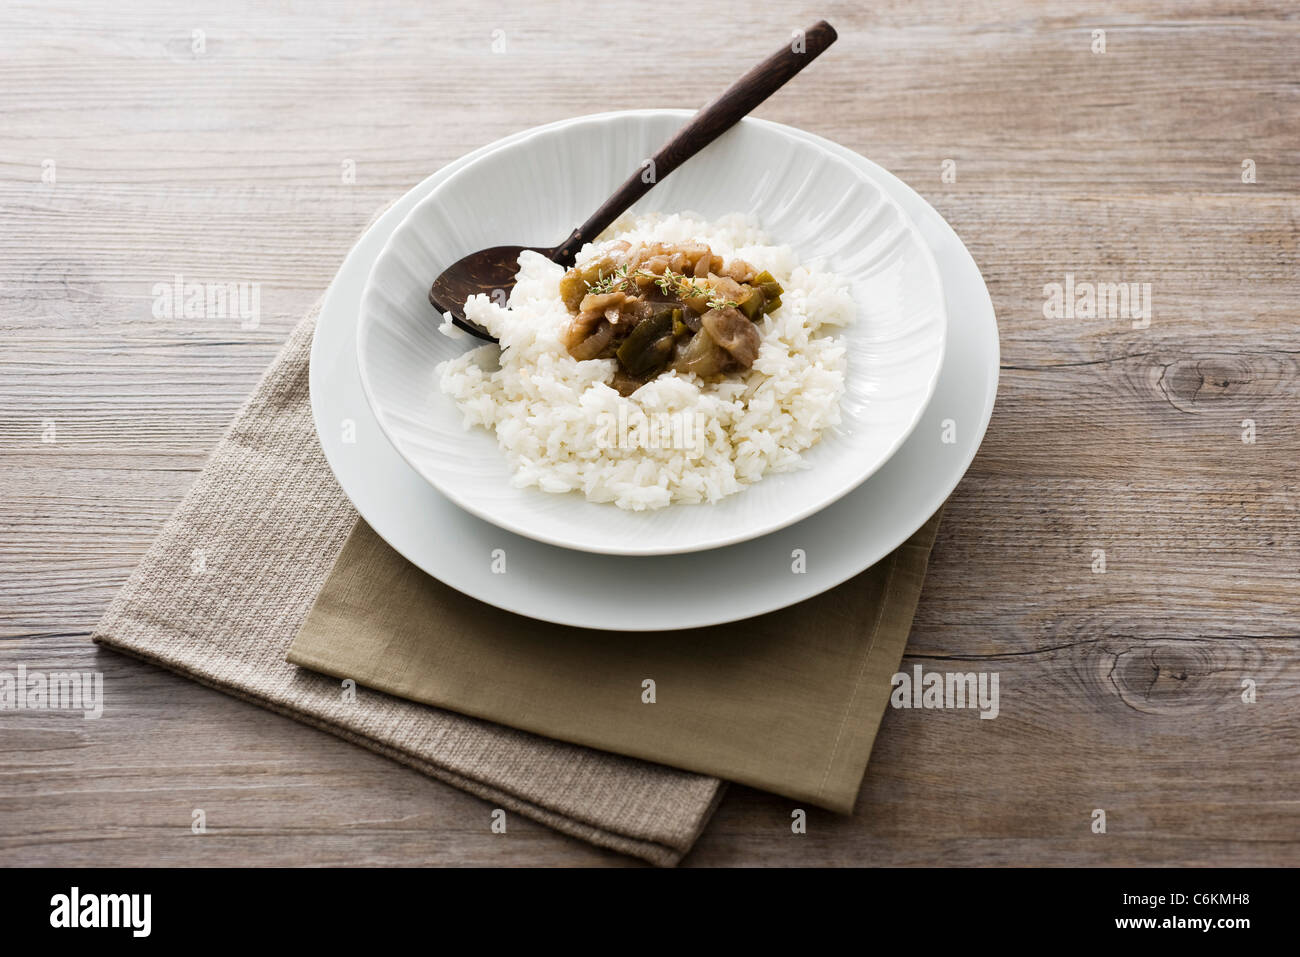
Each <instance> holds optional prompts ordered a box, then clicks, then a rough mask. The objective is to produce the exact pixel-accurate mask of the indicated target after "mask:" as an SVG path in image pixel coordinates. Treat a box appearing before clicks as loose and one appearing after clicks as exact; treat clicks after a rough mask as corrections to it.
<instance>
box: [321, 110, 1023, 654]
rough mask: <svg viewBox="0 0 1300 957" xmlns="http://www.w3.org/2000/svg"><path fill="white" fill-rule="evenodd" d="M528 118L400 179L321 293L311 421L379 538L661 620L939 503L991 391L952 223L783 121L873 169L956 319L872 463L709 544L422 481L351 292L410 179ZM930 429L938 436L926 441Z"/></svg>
mask: <svg viewBox="0 0 1300 957" xmlns="http://www.w3.org/2000/svg"><path fill="white" fill-rule="evenodd" d="M673 112H676V113H677V114H679V115H682V116H686V115H689V111H683V110H678V111H673ZM565 122H570V121H569V120H560V121H557V123H565ZM529 132H531V130H528V131H522V132H520V133H516V134H513V135H512V136H507V137H504V138H503V139H501V140H498V141H496V142H494V143H490V144H488V145H486V146H483V147H480V148H479V149H478V150H475V151H473V152H471V153H469V154H466V155H465V156H463V157H461V158H459V159H457V160H454V161H453V162H451V163H450V164H448V165H447V166H446V167H444V168H443V169H441V170H439V171H437V172H435V173H433V174H432V175H430V176H429V177H428V178H426V179H425V180H424V181H422V182H421V183H419V184H417V185H416V186H415V187H413V188H412V189H411V190H409V191H408V192H407V193H406V194H405V195H404V196H402V197H401V198H400V199H398V200H397V201H396V202H395V203H393V205H392V206H391V207H390V208H389V209H388V210H387V211H386V212H384V213H383V214H381V215H380V216H379V217H378V218H377V219H376V220H375V221H374V222H373V223H372V224H371V225H370V227H369V228H368V229H367V230H366V232H365V233H364V234H363V235H362V237H361V239H359V240H358V241H357V243H356V244H355V245H354V246H353V248H352V250H351V251H350V252H349V253H348V255H347V257H346V259H345V260H344V263H343V265H342V266H341V267H340V269H339V271H338V273H337V274H336V275H335V278H334V280H333V281H332V282H331V284H330V286H329V288H328V289H327V290H326V294H325V297H324V299H323V300H322V304H321V309H320V312H319V316H318V321H317V325H316V329H315V333H314V337H313V342H312V350H311V368H310V386H311V389H310V391H311V405H312V418H313V422H314V423H315V426H316V430H317V435H318V436H319V439H320V443H321V448H322V451H323V453H324V456H325V459H326V461H327V463H328V464H329V466H330V469H331V470H332V472H333V473H334V476H335V478H336V480H337V481H338V483H339V485H340V487H341V488H342V490H343V492H344V494H346V495H347V497H348V498H349V500H350V501H351V502H352V504H353V505H354V506H355V507H356V509H357V511H358V513H359V514H360V516H361V518H362V519H364V520H365V521H366V522H367V524H369V526H370V527H371V528H372V529H373V530H374V531H375V533H376V534H378V535H379V536H380V537H381V538H382V539H383V540H384V541H385V542H387V543H388V545H389V546H390V547H392V548H393V549H394V550H395V551H397V552H398V553H399V554H400V555H402V556H403V557H404V558H405V559H406V560H408V561H410V562H411V563H412V564H414V565H415V566H416V567H418V568H420V569H421V570H422V571H424V572H425V573H426V574H428V575H430V576H432V577H433V578H435V579H437V580H438V581H440V582H442V583H443V584H445V585H447V586H448V587H451V588H453V589H455V590H457V591H459V592H461V593H463V594H465V595H467V596H469V597H471V598H474V599H476V600H478V601H482V602H484V603H485V604H487V605H491V606H493V607H496V608H500V609H502V610H505V611H509V612H513V613H515V614H519V615H523V616H527V617H531V618H535V619H538V620H541V621H547V622H552V623H554V624H559V625H567V626H572V627H580V628H591V629H598V630H608V631H611V632H618V631H639V632H654V631H670V630H677V629H688V628H702V627H707V626H710V625H717V624H723V623H725V622H730V621H736V620H739V619H744V618H748V617H751V616H756V615H761V614H765V613H767V612H771V611H775V610H777V609H780V608H784V607H787V606H789V605H793V604H796V603H798V602H800V601H804V600H807V599H808V598H812V597H814V596H815V595H818V594H821V593H822V592H824V591H826V590H828V589H830V588H834V587H835V586H836V585H839V584H841V583H843V582H844V581H846V580H848V579H849V578H852V577H853V576H854V575H857V574H859V573H861V572H862V571H864V570H865V569H867V568H869V567H870V566H871V565H874V564H875V563H876V562H878V561H880V560H881V559H882V558H884V557H885V556H886V555H888V554H889V553H890V552H892V551H893V550H894V549H895V548H897V547H898V546H899V545H900V544H902V543H903V542H904V541H906V540H907V538H909V537H910V536H911V535H912V534H913V533H914V532H915V531H916V530H917V529H919V528H920V527H921V526H922V525H923V524H924V523H925V521H926V520H927V519H928V518H929V517H930V516H931V515H933V514H934V513H935V512H936V511H937V510H938V509H939V508H940V507H941V506H942V505H943V503H944V502H945V501H946V500H947V498H948V496H949V495H950V494H951V493H952V491H953V489H955V488H956V486H957V484H958V483H959V482H960V480H961V478H962V476H963V475H965V473H966V471H967V469H968V468H969V467H970V464H971V462H972V460H973V459H974V457H975V454H976V452H977V451H978V449H979V446H980V443H981V441H982V440H983V437H984V434H985V431H986V429H987V427H988V424H989V420H990V418H991V416H992V413H993V406H994V402H995V399H996V395H997V384H998V368H999V348H998V331H997V322H996V318H995V316H994V313H993V305H992V301H991V300H990V298H989V295H988V290H987V288H986V287H985V285H984V281H983V278H982V277H981V275H980V271H979V267H978V266H977V265H976V263H975V260H974V258H973V257H972V256H971V255H970V253H969V251H968V250H967V249H966V247H965V246H964V245H963V243H962V242H961V239H960V238H959V237H958V236H957V234H956V233H955V232H954V231H953V229H952V227H951V226H950V225H949V224H948V223H947V222H946V221H945V220H944V219H943V217H942V216H940V215H939V213H938V212H936V211H935V210H934V208H933V207H932V206H931V205H930V204H929V203H927V202H926V201H925V200H924V199H923V198H922V197H921V196H920V195H919V194H918V193H916V192H915V191H914V190H912V189H911V188H910V187H908V186H907V185H906V184H904V183H903V182H902V181H901V180H899V179H897V177H895V176H893V174H890V173H888V172H886V171H885V170H883V169H882V168H880V167H878V166H876V165H875V164H873V163H871V161H869V160H867V159H865V158H863V157H861V156H859V155H858V154H856V153H853V152H852V151H851V150H848V149H847V148H846V147H843V146H840V145H838V144H836V143H833V142H831V141H830V140H825V139H823V138H821V137H817V136H816V135H815V134H812V133H807V132H805V131H802V130H794V132H795V133H797V134H798V135H800V136H805V137H809V138H812V139H815V140H818V141H819V142H821V143H822V144H823V145H826V146H828V147H830V148H832V149H835V150H837V151H839V152H840V153H841V154H842V155H845V156H848V157H851V158H853V160H854V161H855V162H860V163H863V164H866V165H868V166H871V167H872V168H873V169H874V170H875V171H876V173H877V175H881V176H882V177H883V178H884V180H885V181H886V183H887V185H888V187H889V189H890V191H891V193H892V194H893V195H894V197H895V198H896V199H898V201H899V202H901V203H902V204H903V205H904V206H905V208H907V210H908V212H909V213H910V214H911V215H912V217H913V219H914V220H915V221H916V223H917V225H918V226H919V227H920V228H921V231H922V233H923V234H924V235H925V237H926V241H927V243H928V245H929V246H930V249H931V251H932V252H933V253H934V254H935V258H936V261H937V262H938V263H939V266H940V269H941V270H942V271H943V274H944V280H945V294H946V296H947V299H948V306H949V314H950V316H951V317H953V319H954V321H953V323H952V325H951V327H950V328H951V336H950V348H949V349H948V353H947V361H946V362H945V363H944V369H943V372H942V374H941V376H940V381H939V384H938V387H937V388H936V392H935V396H934V397H933V398H932V400H931V403H930V406H929V407H928V408H927V410H926V413H925V415H924V417H923V421H922V423H921V425H920V426H919V427H918V429H917V430H915V431H914V432H913V434H912V435H911V436H909V438H908V440H907V441H906V442H904V444H903V446H902V448H900V449H899V451H898V452H897V453H896V454H895V455H894V456H893V457H892V458H891V459H890V461H889V462H888V463H886V464H885V466H884V467H883V468H881V470H880V471H879V472H877V473H876V474H875V475H874V476H872V477H871V478H870V479H868V480H867V481H866V482H864V483H863V484H862V485H861V486H859V487H858V488H857V489H855V490H854V491H853V492H852V493H850V494H849V495H847V496H845V497H844V498H843V499H841V500H840V501H839V502H836V503H835V504H834V505H832V506H830V507H829V508H827V509H825V510H824V511H823V512H821V513H819V514H818V515H816V516H813V517H812V518H810V519H808V520H805V521H804V522H800V523H799V524H797V525H794V526H791V527H790V528H787V529H783V530H781V531H779V532H777V533H774V534H772V535H768V536H765V537H763V538H760V539H755V540H752V541H749V542H745V543H743V544H739V545H734V546H730V547H728V548H726V549H725V550H723V551H721V552H717V553H713V552H702V553H692V554H688V555H681V556H665V557H658V558H608V557H601V556H598V555H593V554H590V553H585V552H577V551H572V550H568V549H558V548H554V547H552V546H546V545H542V544H540V543H537V542H535V541H532V540H530V539H526V538H523V537H520V536H515V535H512V534H510V533H507V532H503V531H502V530H501V529H499V528H497V527H496V526H494V525H491V524H490V523H487V522H484V521H482V520H480V519H477V518H475V517H473V516H471V515H469V514H468V513H466V512H464V511H463V510H462V509H460V508H458V507H457V506H456V505H454V504H453V503H452V502H450V501H449V500H447V499H446V498H445V497H443V496H442V495H441V494H439V493H438V492H437V491H436V490H435V489H433V488H432V487H431V486H429V484H428V483H427V482H425V481H424V479H422V478H421V477H420V476H419V475H418V474H417V473H416V472H415V471H414V470H413V469H412V468H411V467H410V466H409V465H407V464H406V462H405V460H403V459H402V457H401V456H400V455H399V454H398V453H397V451H396V450H395V449H394V448H393V447H392V445H391V444H390V443H389V442H388V441H387V439H386V438H385V437H384V436H383V433H382V431H381V430H380V428H379V425H378V423H377V422H376V421H375V419H374V416H373V415H372V414H371V413H370V410H369V405H368V403H367V401H366V399H365V396H364V394H363V393H362V390H361V383H360V376H359V373H358V370H357V363H356V355H355V342H356V323H357V316H358V308H359V304H360V298H361V292H362V289H363V287H364V284H365V280H366V277H367V276H368V274H369V270H370V266H371V264H372V263H373V261H374V259H375V257H376V256H377V254H378V251H379V249H380V248H381V247H382V246H383V244H384V242H385V241H386V240H387V237H388V235H390V234H391V232H392V230H393V229H394V228H395V227H396V225H397V223H398V222H399V221H400V220H401V219H402V218H403V217H404V216H405V215H406V213H407V212H408V211H409V210H410V208H411V207H412V206H414V204H415V203H416V202H417V201H418V200H419V198H420V197H421V196H422V195H424V194H425V193H427V192H428V190H429V189H431V188H433V186H435V185H436V184H437V183H438V182H440V181H441V180H442V179H444V178H445V177H446V176H447V175H449V174H450V172H453V171H454V170H455V169H457V168H458V167H459V166H461V165H463V164H464V163H465V162H467V161H469V160H471V159H473V158H474V157H475V156H477V155H480V154H482V153H485V152H487V151H489V150H491V149H495V148H496V147H498V146H500V145H501V144H503V143H506V142H510V141H512V140H513V139H514V138H517V137H520V136H523V135H526V134H527V133H529ZM951 426H956V427H955V429H953V428H950V427H951ZM941 432H943V433H944V434H945V435H950V436H951V438H952V441H951V442H940V441H939V439H938V437H939V435H940V433H941ZM794 547H798V548H802V549H803V550H804V551H805V553H806V555H807V557H808V561H807V564H806V566H805V568H804V573H803V574H791V573H790V572H791V569H790V557H789V556H790V551H791V549H792V548H794ZM498 551H499V552H500V553H501V554H502V555H504V556H506V557H507V568H508V569H510V570H509V571H508V572H507V574H505V575H498V574H495V573H494V571H493V570H492V565H493V559H494V556H495V555H496V554H497V552H498ZM716 555H725V556H726V557H727V559H728V561H727V562H725V563H724V564H723V565H721V566H719V567H720V568H721V570H722V572H723V573H724V575H725V578H724V580H722V581H721V582H719V580H718V579H717V578H716V577H713V578H709V579H707V580H706V579H701V578H700V577H698V576H697V575H696V571H697V570H698V568H699V565H698V563H697V561H696V560H697V559H699V558H701V557H702V556H708V557H714V556H716ZM774 561H779V562H780V564H779V566H774V564H773V563H774ZM774 567H777V572H779V573H777V572H774V571H773V568H774ZM644 568H657V569H662V573H661V574H660V576H659V578H660V579H663V578H665V577H666V578H667V579H668V580H670V581H671V583H672V587H673V589H674V601H673V602H671V603H665V602H663V601H662V599H661V598H660V597H659V596H658V595H656V594H654V593H652V592H651V591H650V590H642V589H638V588H633V587H627V583H628V581H629V573H630V572H636V571H638V570H640V569H644ZM719 585H721V586H723V587H719ZM593 598H594V599H595V600H593Z"/></svg>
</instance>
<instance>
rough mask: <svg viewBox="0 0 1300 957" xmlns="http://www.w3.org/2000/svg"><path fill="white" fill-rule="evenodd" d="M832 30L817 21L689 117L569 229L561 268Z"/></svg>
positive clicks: (786, 76) (790, 72)
mask: <svg viewBox="0 0 1300 957" xmlns="http://www.w3.org/2000/svg"><path fill="white" fill-rule="evenodd" d="M835 38H836V33H835V28H834V27H832V26H831V25H830V24H829V23H827V22H826V21H825V20H818V21H817V22H816V23H815V24H813V25H812V26H811V27H809V28H808V29H807V30H805V31H804V32H803V33H802V34H801V35H796V36H795V37H794V38H793V39H792V40H791V42H790V43H788V44H786V45H785V46H783V47H781V49H779V50H777V51H776V52H775V53H773V54H772V55H771V56H770V57H768V58H767V59H766V60H764V61H763V62H762V63H760V64H758V66H756V67H754V68H753V69H752V70H750V71H749V72H748V73H746V74H745V75H744V76H742V77H741V78H740V79H739V80H738V81H736V83H735V84H734V85H732V86H731V88H730V89H728V90H727V92H725V93H723V94H722V95H721V96H720V97H718V98H717V99H716V100H714V101H713V102H712V103H710V104H709V105H708V106H706V107H705V108H704V109H702V110H700V112H698V113H696V114H695V116H693V117H692V118H691V121H690V122H689V123H687V124H686V125H685V126H683V127H682V128H681V129H680V130H678V131H677V133H676V135H674V136H673V138H672V139H670V140H669V141H668V142H667V143H665V144H664V145H663V147H662V148H661V149H660V150H659V152H658V153H656V154H655V155H654V157H653V158H652V163H653V165H652V166H644V165H643V166H642V168H641V169H638V170H637V171H636V172H635V173H633V174H632V175H631V176H629V177H628V179H627V182H625V183H624V184H623V185H622V186H620V187H619V188H618V189H617V190H616V191H615V192H614V195H613V196H611V197H610V198H609V199H607V200H605V202H604V204H603V205H602V206H601V207H600V209H598V210H596V211H595V212H594V213H592V215H591V218H590V219H588V220H587V221H586V222H585V223H583V224H582V225H581V226H579V227H578V228H577V229H575V230H574V231H573V234H572V235H571V236H569V238H568V239H566V240H565V241H564V244H563V245H562V246H560V247H559V249H558V250H557V252H556V255H555V257H554V258H555V261H556V262H558V263H560V264H561V265H564V266H571V265H572V264H573V257H574V256H576V255H577V253H578V250H579V249H581V248H582V247H583V245H584V244H585V243H589V242H591V240H593V239H595V238H596V236H597V235H599V234H600V232H601V231H602V230H603V229H605V227H607V226H608V225H609V224H610V223H612V222H613V221H614V220H616V219H617V218H618V217H619V216H620V215H621V214H622V213H623V212H624V211H626V210H627V208H628V207H629V206H631V205H632V204H633V203H635V202H636V201H637V200H638V199H640V198H641V197H642V196H644V195H645V194H646V193H648V192H649V191H650V190H651V188H652V187H653V186H654V185H655V183H656V182H658V181H659V180H661V179H663V178H664V177H665V176H667V175H668V174H669V173H671V172H672V171H673V170H675V169H676V168H677V167H679V166H681V165H682V164H683V163H685V162H686V161H687V160H688V159H690V158H691V157H692V156H694V155H695V154H696V153H698V152H699V151H700V150H702V149H704V147H706V146H708V145H709V144H710V143H712V142H713V141H714V140H716V139H717V138H718V137H719V136H721V135H722V134H723V133H725V132H726V131H727V130H729V129H730V128H731V127H732V126H734V125H735V124H736V123H739V122H740V120H741V119H742V118H744V117H745V116H747V115H748V114H749V113H750V112H751V111H752V110H753V109H754V107H756V106H758V104H760V103H762V102H763V101H764V100H766V99H767V98H768V97H769V96H771V95H772V94H773V93H775V92H776V91H777V90H779V89H780V88H781V87H783V86H785V84H786V83H788V82H790V80H791V79H792V78H793V77H794V75H795V74H796V73H798V72H799V71H800V70H802V69H803V68H804V67H806V66H807V65H808V64H809V63H811V62H812V61H813V60H815V59H816V58H817V57H818V56H819V55H820V54H821V53H822V51H823V50H825V49H826V48H827V47H829V46H830V45H831V44H832V43H834V42H835Z"/></svg>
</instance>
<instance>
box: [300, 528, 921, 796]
mask: <svg viewBox="0 0 1300 957" xmlns="http://www.w3.org/2000/svg"><path fill="white" fill-rule="evenodd" d="M939 520H940V515H939V514H936V515H935V516H934V517H932V518H931V519H930V520H929V521H928V522H927V523H926V524H925V526H924V527H922V528H921V530H920V531H918V532H917V533H916V534H915V535H913V536H912V538H911V539H909V540H908V541H907V542H905V543H904V544H903V545H902V546H900V547H899V548H898V549H897V550H896V551H895V552H894V553H893V554H891V555H889V556H888V557H887V558H885V559H884V560H883V561H881V562H879V563H878V564H877V565H875V566H874V567H872V568H870V569H868V570H867V571H865V572H863V573H862V574H860V575H859V576H857V577H856V578H854V579H852V580H851V581H849V582H846V583H845V584H843V585H840V586H839V587H837V588H835V589H833V590H831V591H830V592H828V593H826V594H824V595H821V596H819V597H817V598H813V599H810V600H808V601H805V602H803V603H801V604H799V605H796V606H793V607H791V608H787V609H784V610H782V611H777V612H772V613H770V614H766V615H763V616H761V617H758V618H751V619H749V620H746V621H742V622H738V623H735V624H729V625H723V626H716V627H710V628H702V629H694V630H689V631H676V632H657V633H626V632H609V631H593V630H585V629H578V628H571V627H564V626H559V625H551V624H546V623H544V622H539V621H534V620H532V619H529V618H522V617H520V616H518V615H513V614H511V613H509V612H505V611H501V610H499V609H496V608H493V607H491V606H488V605H485V604H483V603H481V602H478V601H476V600H474V599H472V598H467V597H465V596H464V595H462V594H460V593H459V592H456V591H455V590H453V589H451V588H449V587H447V586H446V585H443V584H442V583H440V582H438V581H436V580H434V579H432V578H430V577H429V576H427V575H425V574H424V573H423V572H421V571H420V570H419V569H417V568H416V567H415V566H413V565H411V564H410V563H408V562H407V561H406V560H405V559H403V558H402V557H401V556H400V555H398V554H397V553H396V552H395V551H393V549H392V548H390V547H389V546H388V545H387V544H385V543H384V541H383V540H382V539H380V537H379V536H378V535H377V534H375V532H374V531H372V530H371V529H370V528H369V527H368V526H367V525H366V524H365V523H364V522H360V523H358V524H357V526H356V527H355V528H354V529H353V530H352V533H351V535H350V536H349V538H348V540H347V542H346V543H345V545H344V546H343V550H342V552H341V553H340V554H339V558H338V560H337V562H336V564H335V566H334V569H333V571H332V572H331V574H330V576H329V579H328V580H327V581H326V582H325V585H324V587H323V588H322V589H321V592H320V594H319V596H318V597H317V599H316V604H315V606H314V607H313V608H312V610H311V613H310V614H309V615H308V616H307V620H306V622H305V624H304V625H303V627H302V630H301V631H300V632H299V633H298V636H297V638H296V639H295V640H294V642H293V646H292V648H291V649H290V651H289V655H288V660H289V661H291V662H293V663H295V664H298V665H302V666H304V667H306V668H310V669H313V670H315V671H321V672H324V673H326V674H329V675H333V676H335V677H337V678H341V679H345V678H352V679H355V680H356V682H357V683H358V684H359V685H363V686H366V687H369V688H376V689H380V690H382V691H385V692H387V693H388V694H391V695H396V696H398V697H401V698H406V699H409V700H412V701H420V702H424V703H426V704H431V705H437V706H438V707H440V708H445V709H448V710H451V711H455V712H459V713H462V714H467V715H473V716H475V717H478V718H484V719H487V720H489V721H492V722H496V723H498V724H503V725H507V726H509V727H513V728H520V729H523V730H526V731H531V732H533V733H534V734H537V735H542V736H544V737H547V738H552V739H556V740H559V741H568V742H571V743H573V744H579V745H585V746H587V747H590V748H597V749H600V750H602V751H612V752H615V753H617V754H622V755H627V756H629V757H633V758H641V759H644V760H646V761H653V762H656V763H659V764H665V765H670V766H672V767H676V768H682V769H685V770H687V771H695V772H698V773H699V774H703V775H709V776H713V777H717V778H722V779H723V780H727V781H737V782H740V783H743V784H747V785H751V786H753V787H756V788H761V789H764V790H767V791H773V792H775V793H777V794H781V795H785V796H786V797H789V798H792V799H794V800H796V801H800V802H807V803H810V804H815V805H819V806H822V807H826V808H830V809H832V810H835V811H840V812H844V813H848V812H849V811H851V810H852V809H853V805H854V802H855V800H856V798H857V794H858V788H859V786H860V785H861V783H862V775H863V773H864V771H865V770H866V766H867V759H868V757H869V756H870V754H871V746H872V743H873V741H874V740H875V736H876V730H877V728H878V727H879V725H880V719H881V716H882V715H883V713H884V709H885V706H886V704H887V702H888V700H889V694H890V691H891V690H892V689H891V683H890V679H891V677H892V676H893V674H894V673H895V672H896V671H897V669H898V664H899V660H900V658H901V657H902V654H903V647H904V646H905V645H906V643H907V635H908V631H909V630H910V628H911V624H912V614H913V612H914V610H915V608H916V603H917V598H918V597H919V595H920V592H921V585H922V582H923V580H924V578H925V569H926V564H927V562H928V560H929V555H930V548H931V546H932V544H933V542H934V537H935V533H936V531H937V529H938V526H939ZM626 587H628V588H629V589H631V588H635V587H636V583H635V580H634V579H633V578H631V577H629V581H628V583H627V586H626ZM574 600H575V601H580V600H581V595H580V594H578V593H575V595H574Z"/></svg>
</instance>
